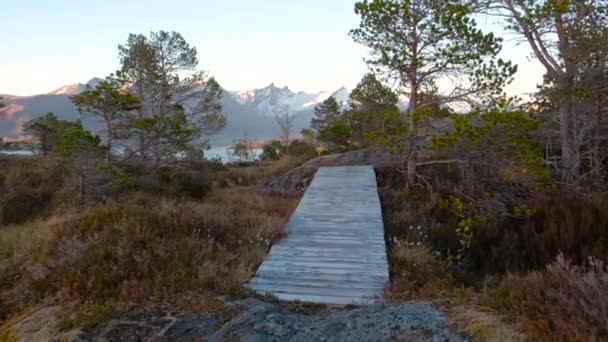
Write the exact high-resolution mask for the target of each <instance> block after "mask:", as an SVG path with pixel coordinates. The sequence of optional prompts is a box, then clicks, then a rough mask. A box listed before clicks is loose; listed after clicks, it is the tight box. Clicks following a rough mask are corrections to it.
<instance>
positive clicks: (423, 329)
mask: <svg viewBox="0 0 608 342" xmlns="http://www.w3.org/2000/svg"><path fill="white" fill-rule="evenodd" d="M244 305H245V310H244V311H242V312H241V313H240V314H239V315H237V316H236V317H235V318H234V319H232V320H231V321H230V322H229V323H227V324H226V325H225V326H224V328H223V329H222V330H220V331H218V332H217V333H216V334H215V335H213V337H212V338H211V339H210V341H251V342H263V341H264V342H265V341H293V342H308V341H327V342H338V341H403V340H407V341H462V340H463V339H462V338H461V337H459V336H456V335H453V334H451V333H450V332H449V331H448V330H447V328H446V326H445V324H444V319H443V317H442V316H441V313H440V312H439V311H438V310H437V309H435V308H434V307H433V306H432V305H430V304H428V303H421V302H410V303H405V304H376V305H372V306H367V307H360V308H355V309H350V310H349V309H340V310H335V311H333V312H332V313H329V314H326V315H322V316H313V315H304V314H299V313H294V312H290V311H288V310H287V309H285V308H283V307H280V306H277V305H274V304H269V303H264V302H260V301H258V300H254V299H248V300H246V301H244Z"/></svg>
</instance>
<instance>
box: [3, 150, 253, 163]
mask: <svg viewBox="0 0 608 342" xmlns="http://www.w3.org/2000/svg"><path fill="white" fill-rule="evenodd" d="M252 152H253V156H254V157H255V159H257V158H258V157H259V156H260V154H261V153H262V149H260V148H256V149H253V150H252ZM0 154H6V155H14V156H31V155H33V153H32V151H25V150H23V151H3V150H0ZM205 157H206V158H207V159H220V160H221V161H222V162H223V163H229V162H234V161H239V159H238V158H236V157H234V155H233V154H232V150H230V149H228V148H227V147H213V148H211V149H210V150H207V151H205Z"/></svg>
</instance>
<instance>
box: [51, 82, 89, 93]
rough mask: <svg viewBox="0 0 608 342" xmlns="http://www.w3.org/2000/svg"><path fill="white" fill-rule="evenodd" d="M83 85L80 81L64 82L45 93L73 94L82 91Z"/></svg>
mask: <svg viewBox="0 0 608 342" xmlns="http://www.w3.org/2000/svg"><path fill="white" fill-rule="evenodd" d="M83 88H84V85H83V84H82V83H74V84H66V85H64V86H63V87H61V88H57V89H55V90H53V91H51V92H49V93H47V94H46V95H75V94H78V93H79V92H81V91H82V89H83Z"/></svg>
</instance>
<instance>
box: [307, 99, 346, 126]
mask: <svg viewBox="0 0 608 342" xmlns="http://www.w3.org/2000/svg"><path fill="white" fill-rule="evenodd" d="M314 111H315V117H314V118H313V119H312V120H311V122H310V127H311V128H312V129H314V130H315V131H316V132H317V133H319V132H321V131H322V130H323V129H326V128H328V127H330V126H332V125H333V124H335V123H336V122H337V121H338V120H341V119H342V115H343V113H342V109H341V108H340V104H339V103H338V101H336V98H335V97H333V96H330V97H328V98H327V99H326V100H325V101H323V102H322V103H321V104H318V105H317V106H316V107H315V109H314Z"/></svg>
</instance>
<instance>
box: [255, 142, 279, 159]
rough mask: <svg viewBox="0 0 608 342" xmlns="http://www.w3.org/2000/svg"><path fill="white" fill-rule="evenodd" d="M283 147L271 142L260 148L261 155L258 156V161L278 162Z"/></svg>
mask: <svg viewBox="0 0 608 342" xmlns="http://www.w3.org/2000/svg"><path fill="white" fill-rule="evenodd" d="M282 150H283V145H282V144H281V142H280V141H278V140H273V141H271V142H270V143H268V144H266V145H264V146H263V147H262V154H260V160H279V159H280V158H281V153H282Z"/></svg>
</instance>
